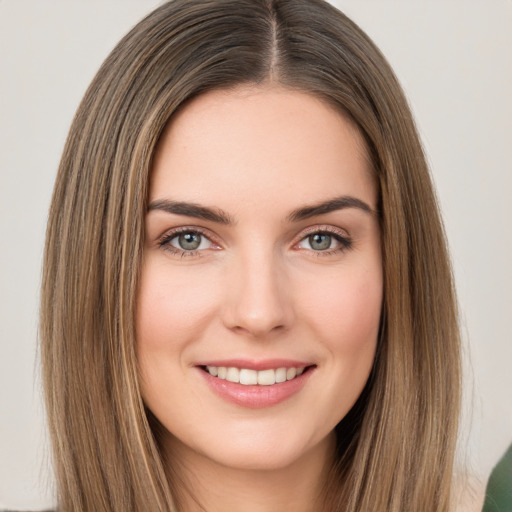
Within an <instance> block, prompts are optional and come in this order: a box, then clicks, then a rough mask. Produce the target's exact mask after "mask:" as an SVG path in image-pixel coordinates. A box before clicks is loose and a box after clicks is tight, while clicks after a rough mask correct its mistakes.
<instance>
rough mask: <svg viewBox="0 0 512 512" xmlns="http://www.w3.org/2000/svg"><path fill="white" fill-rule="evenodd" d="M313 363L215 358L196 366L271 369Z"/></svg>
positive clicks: (296, 366) (310, 364) (287, 360)
mask: <svg viewBox="0 0 512 512" xmlns="http://www.w3.org/2000/svg"><path fill="white" fill-rule="evenodd" d="M313 364H314V363H312V362H305V361H297V360H293V359H261V360H254V359H215V360H208V361H202V362H199V363H197V364H196V366H217V367H219V366H220V367H226V368H246V369H247V370H256V371H260V370H271V369H276V368H304V367H306V366H312V365H313Z"/></svg>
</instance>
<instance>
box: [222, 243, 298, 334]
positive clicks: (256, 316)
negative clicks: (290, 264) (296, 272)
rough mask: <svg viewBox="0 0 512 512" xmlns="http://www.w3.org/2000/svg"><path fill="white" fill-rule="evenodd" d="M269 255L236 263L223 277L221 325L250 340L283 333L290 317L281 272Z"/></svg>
mask: <svg viewBox="0 0 512 512" xmlns="http://www.w3.org/2000/svg"><path fill="white" fill-rule="evenodd" d="M269 252H271V251H267V252H264V251H262V250H259V251H257V253H256V252H254V251H252V253H251V254H249V255H246V256H245V257H241V258H239V259H237V260H236V261H235V262H232V265H231V267H230V270H229V272H228V273H227V275H226V277H227V282H226V302H225V307H224V323H225V325H226V326H227V327H228V328H229V329H231V330H234V331H237V332H238V333H241V334H246V335H248V336H251V337H254V338H262V337H265V336H267V335H269V334H271V333H275V332H278V331H284V330H286V329H287V328H289V327H290V325H291V324H292V322H293V317H294V312H293V306H292V300H291V290H290V287H289V286H288V284H289V283H287V277H286V272H285V269H284V268H283V264H282V263H281V264H280V262H279V261H278V260H279V258H277V257H276V256H275V255H271V254H269Z"/></svg>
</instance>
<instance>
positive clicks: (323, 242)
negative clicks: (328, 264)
mask: <svg viewBox="0 0 512 512" xmlns="http://www.w3.org/2000/svg"><path fill="white" fill-rule="evenodd" d="M309 244H310V245H311V248H312V249H314V250H315V251H325V250H326V249H329V247H330V246H331V236H330V235H324V234H321V233H316V234H315V235H311V236H310V237H309Z"/></svg>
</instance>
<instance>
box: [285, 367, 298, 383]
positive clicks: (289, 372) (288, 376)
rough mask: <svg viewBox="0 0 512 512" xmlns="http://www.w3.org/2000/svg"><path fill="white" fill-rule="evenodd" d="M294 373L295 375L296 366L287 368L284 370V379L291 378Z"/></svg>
mask: <svg viewBox="0 0 512 512" xmlns="http://www.w3.org/2000/svg"><path fill="white" fill-rule="evenodd" d="M295 375H297V369H296V368H288V370H286V380H290V379H293V378H294V377H295Z"/></svg>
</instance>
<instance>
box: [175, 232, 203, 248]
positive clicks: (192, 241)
mask: <svg viewBox="0 0 512 512" xmlns="http://www.w3.org/2000/svg"><path fill="white" fill-rule="evenodd" d="M178 241H179V244H180V247H181V248H182V249H184V250H188V251H193V250H194V249H197V248H198V247H199V245H200V244H201V235H198V234H197V233H183V234H181V235H180V236H179V238H178Z"/></svg>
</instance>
